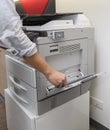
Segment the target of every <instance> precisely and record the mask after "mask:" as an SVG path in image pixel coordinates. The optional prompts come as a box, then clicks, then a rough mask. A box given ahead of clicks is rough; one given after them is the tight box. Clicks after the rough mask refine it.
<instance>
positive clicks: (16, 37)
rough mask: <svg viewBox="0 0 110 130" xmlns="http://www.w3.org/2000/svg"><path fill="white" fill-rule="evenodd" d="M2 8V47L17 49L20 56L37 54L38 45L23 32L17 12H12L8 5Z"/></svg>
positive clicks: (0, 31)
mask: <svg viewBox="0 0 110 130" xmlns="http://www.w3.org/2000/svg"><path fill="white" fill-rule="evenodd" d="M2 1H3V0H2ZM0 8H1V9H0V45H1V46H3V47H6V48H13V49H16V50H17V51H18V55H19V56H32V55H34V54H35V53H36V52H37V48H36V44H35V43H33V42H32V41H31V40H30V39H29V38H28V37H27V35H26V34H25V33H24V32H23V30H22V28H21V21H20V18H19V16H18V14H17V13H16V11H15V10H14V9H13V10H12V9H11V10H10V7H9V6H8V5H0ZM14 11H15V12H14Z"/></svg>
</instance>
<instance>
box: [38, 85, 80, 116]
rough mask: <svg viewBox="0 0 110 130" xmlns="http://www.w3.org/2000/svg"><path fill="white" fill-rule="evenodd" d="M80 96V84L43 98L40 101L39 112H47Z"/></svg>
mask: <svg viewBox="0 0 110 130" xmlns="http://www.w3.org/2000/svg"><path fill="white" fill-rule="evenodd" d="M78 96H80V86H77V87H74V88H72V89H70V90H68V91H65V92H63V93H59V94H57V95H54V96H52V97H49V98H47V99H45V100H42V101H40V102H38V114H39V115H41V114H43V113H45V112H48V111H49V110H51V109H53V108H55V107H57V106H60V105H62V104H64V103H66V102H68V101H70V100H72V99H74V98H76V97H78Z"/></svg>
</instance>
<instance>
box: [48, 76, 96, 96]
mask: <svg viewBox="0 0 110 130" xmlns="http://www.w3.org/2000/svg"><path fill="white" fill-rule="evenodd" d="M96 77H97V74H91V75H88V76H84V77H82V79H80V80H78V81H74V82H71V83H69V84H67V85H66V86H65V87H63V88H57V87H54V88H53V89H51V90H50V91H49V90H48V89H47V97H50V96H52V95H55V94H58V93H62V92H64V91H67V90H69V89H72V88H74V87H77V86H80V85H82V84H83V83H85V82H88V81H89V80H92V79H95V78H96Z"/></svg>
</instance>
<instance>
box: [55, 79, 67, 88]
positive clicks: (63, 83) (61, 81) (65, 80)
mask: <svg viewBox="0 0 110 130" xmlns="http://www.w3.org/2000/svg"><path fill="white" fill-rule="evenodd" d="M66 84H67V79H66V76H64V78H63V79H62V80H60V81H59V83H58V85H57V86H56V87H57V88H61V87H64V86H65V85H66Z"/></svg>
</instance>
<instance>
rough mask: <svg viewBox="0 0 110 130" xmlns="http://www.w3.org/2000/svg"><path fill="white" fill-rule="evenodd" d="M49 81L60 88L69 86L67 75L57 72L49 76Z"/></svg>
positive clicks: (54, 71)
mask: <svg viewBox="0 0 110 130" xmlns="http://www.w3.org/2000/svg"><path fill="white" fill-rule="evenodd" d="M47 79H48V80H49V81H50V82H51V83H52V84H53V85H55V86H56V87H58V88H59V87H64V86H65V85H66V84H67V79H66V75H65V74H63V73H61V72H59V71H56V70H53V71H52V72H51V73H50V74H48V76H47Z"/></svg>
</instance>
